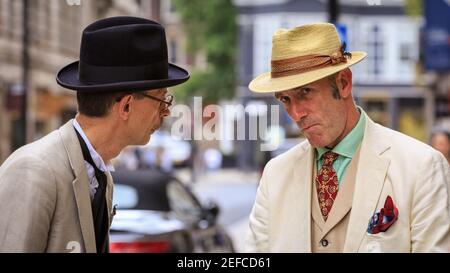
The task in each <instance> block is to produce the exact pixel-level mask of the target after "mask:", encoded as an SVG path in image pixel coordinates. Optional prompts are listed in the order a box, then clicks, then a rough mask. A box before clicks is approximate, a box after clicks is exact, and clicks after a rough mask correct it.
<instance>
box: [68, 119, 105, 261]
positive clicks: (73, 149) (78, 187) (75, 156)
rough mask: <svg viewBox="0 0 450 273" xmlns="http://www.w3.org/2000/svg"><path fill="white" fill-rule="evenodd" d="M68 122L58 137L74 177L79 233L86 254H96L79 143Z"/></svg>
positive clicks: (84, 168)
mask: <svg viewBox="0 0 450 273" xmlns="http://www.w3.org/2000/svg"><path fill="white" fill-rule="evenodd" d="M72 122H73V120H70V121H69V122H67V123H66V124H65V125H63V126H62V127H61V128H60V129H59V132H60V135H61V138H62V142H63V143H64V147H65V149H66V152H67V156H68V158H69V162H70V165H71V167H72V170H73V173H74V175H75V180H74V181H73V190H74V194H75V200H76V203H77V208H78V215H79V220H80V226H81V232H82V235H83V240H84V245H85V248H86V252H94V253H95V252H96V246H95V233H94V223H93V220H92V208H91V199H90V196H89V186H88V185H89V181H88V176H87V172H86V167H85V164H84V159H83V154H82V152H81V147H80V143H79V141H78V138H77V136H76V133H75V128H74V127H73V123H72Z"/></svg>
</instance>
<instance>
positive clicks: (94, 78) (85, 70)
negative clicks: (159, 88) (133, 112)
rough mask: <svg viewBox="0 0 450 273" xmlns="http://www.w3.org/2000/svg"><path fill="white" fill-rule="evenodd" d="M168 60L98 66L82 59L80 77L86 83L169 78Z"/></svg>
mask: <svg viewBox="0 0 450 273" xmlns="http://www.w3.org/2000/svg"><path fill="white" fill-rule="evenodd" d="M168 69H169V68H168V63H167V60H163V61H160V62H156V63H152V64H148V65H138V66H96V65H91V64H87V63H85V62H83V61H81V60H80V63H79V77H80V82H82V83H84V84H108V83H116V82H128V81H145V80H147V79H149V78H150V79H167V78H168Z"/></svg>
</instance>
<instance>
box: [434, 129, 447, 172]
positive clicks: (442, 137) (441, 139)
mask: <svg viewBox="0 0 450 273" xmlns="http://www.w3.org/2000/svg"><path fill="white" fill-rule="evenodd" d="M430 144H431V146H432V147H433V148H435V149H436V150H438V151H439V152H441V153H442V154H443V155H444V156H445V158H446V159H447V162H448V163H449V164H450V132H449V131H447V130H444V129H435V130H433V132H432V133H431V138H430Z"/></svg>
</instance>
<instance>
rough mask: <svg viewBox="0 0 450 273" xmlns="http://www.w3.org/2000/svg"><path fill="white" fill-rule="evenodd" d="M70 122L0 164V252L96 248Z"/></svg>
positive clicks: (108, 194)
mask: <svg viewBox="0 0 450 273" xmlns="http://www.w3.org/2000/svg"><path fill="white" fill-rule="evenodd" d="M72 122H73V121H72V120H70V121H69V122H67V123H66V124H65V125H63V126H62V127H61V128H60V129H59V130H56V131H53V132H52V133H50V134H49V135H47V136H45V137H43V138H42V139H39V140H37V141H36V142H33V143H31V144H28V145H26V146H23V147H21V148H20V149H18V150H17V151H15V152H14V153H13V154H12V155H11V156H10V157H9V158H8V159H7V160H6V161H5V162H4V163H3V164H2V166H1V167H0V252H96V245H95V233H94V226H93V220H92V209H91V200H90V197H89V188H88V177H87V173H86V168H85V164H84V159H83V155H82V152H81V148H80V143H79V141H78V138H77V135H76V133H75V129H74V127H73V125H72ZM107 178H108V184H107V188H106V202H107V208H108V216H109V222H110V223H111V221H112V219H111V202H112V190H113V184H112V178H111V175H110V174H109V173H107Z"/></svg>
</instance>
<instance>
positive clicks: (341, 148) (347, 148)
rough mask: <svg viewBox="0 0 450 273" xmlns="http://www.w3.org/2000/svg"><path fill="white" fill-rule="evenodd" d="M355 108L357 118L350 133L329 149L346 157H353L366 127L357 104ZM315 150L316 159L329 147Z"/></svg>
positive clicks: (364, 119) (364, 118)
mask: <svg viewBox="0 0 450 273" xmlns="http://www.w3.org/2000/svg"><path fill="white" fill-rule="evenodd" d="M357 109H358V112H359V120H358V123H357V124H356V126H355V128H353V129H352V130H351V131H350V133H349V134H348V135H347V136H345V138H344V139H343V140H342V141H341V142H339V143H338V144H337V145H336V146H335V147H334V148H333V149H332V150H331V151H333V152H335V153H337V154H339V155H341V156H344V157H348V158H353V155H354V154H355V152H356V150H357V149H358V146H359V144H360V143H361V141H362V139H363V136H364V130H365V127H366V117H365V116H364V114H363V112H362V111H361V108H360V107H359V106H358V107H357ZM316 151H317V160H319V159H320V158H322V155H323V154H324V153H326V152H328V151H330V149H328V148H325V147H321V148H317V149H316Z"/></svg>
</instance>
